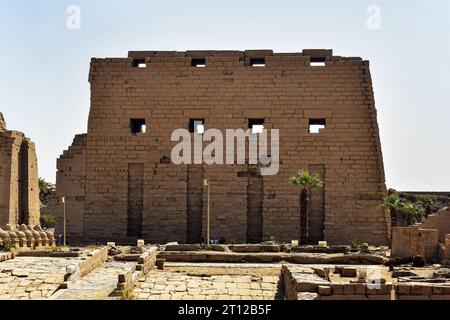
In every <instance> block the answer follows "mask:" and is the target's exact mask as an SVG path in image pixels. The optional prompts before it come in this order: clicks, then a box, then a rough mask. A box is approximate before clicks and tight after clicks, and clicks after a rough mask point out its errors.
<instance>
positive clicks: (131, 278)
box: [116, 247, 158, 294]
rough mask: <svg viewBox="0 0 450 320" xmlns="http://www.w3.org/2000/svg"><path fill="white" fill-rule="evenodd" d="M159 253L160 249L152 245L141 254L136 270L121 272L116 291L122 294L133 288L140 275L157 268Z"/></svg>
mask: <svg viewBox="0 0 450 320" xmlns="http://www.w3.org/2000/svg"><path fill="white" fill-rule="evenodd" d="M157 254H158V249H157V248H156V247H151V248H150V249H149V250H147V251H145V252H143V253H142V254H141V255H140V256H139V258H138V262H137V264H136V267H135V270H134V271H129V272H127V273H123V274H119V276H118V282H117V290H116V293H117V294H121V293H122V292H124V291H128V290H131V289H132V288H133V287H134V286H135V285H136V283H137V282H138V280H139V278H140V277H142V276H144V275H146V274H147V273H149V272H150V271H151V270H153V269H154V268H155V264H156V256H157Z"/></svg>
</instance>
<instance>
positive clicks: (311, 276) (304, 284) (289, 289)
mask: <svg viewBox="0 0 450 320" xmlns="http://www.w3.org/2000/svg"><path fill="white" fill-rule="evenodd" d="M281 274H282V277H283V282H284V294H285V297H286V299H287V300H298V299H299V297H298V296H299V294H302V293H310V295H309V297H308V300H315V299H317V297H318V294H317V293H318V288H319V286H322V285H328V284H329V283H330V282H329V281H327V280H325V279H323V278H322V277H320V276H319V275H318V274H317V273H316V271H314V269H312V268H305V267H300V266H291V265H290V266H287V265H283V267H282V269H281Z"/></svg>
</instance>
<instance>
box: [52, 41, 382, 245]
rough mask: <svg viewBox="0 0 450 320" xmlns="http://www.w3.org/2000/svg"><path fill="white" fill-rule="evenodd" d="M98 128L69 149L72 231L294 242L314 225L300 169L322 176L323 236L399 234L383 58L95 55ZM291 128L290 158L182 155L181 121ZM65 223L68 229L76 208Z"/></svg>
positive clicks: (105, 237)
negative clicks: (378, 79)
mask: <svg viewBox="0 0 450 320" xmlns="http://www.w3.org/2000/svg"><path fill="white" fill-rule="evenodd" d="M89 82H90V85H91V107H90V114H89V121H88V132H87V134H83V135H77V136H76V137H75V139H74V141H73V144H72V145H71V146H70V147H69V149H68V150H66V151H64V154H63V155H62V156H61V157H60V158H59V159H58V163H57V167H58V172H57V182H56V185H57V187H56V188H57V194H58V196H59V197H62V196H63V197H65V205H66V213H67V230H68V231H67V232H68V234H67V235H68V240H69V242H70V241H72V243H73V242H85V243H92V242H97V241H117V242H119V243H120V242H123V243H131V242H134V241H136V239H145V240H146V241H151V242H167V241H179V242H189V243H198V242H200V240H201V238H202V237H203V238H204V237H205V236H206V228H207V226H206V221H207V187H205V186H204V183H203V180H204V179H208V181H209V186H210V197H211V235H212V236H213V237H224V238H225V239H226V241H227V242H233V241H235V242H260V241H264V240H270V239H276V240H278V241H290V240H291V239H298V238H299V235H300V228H301V225H300V213H299V212H300V209H299V207H300V203H299V194H300V190H299V189H297V188H295V187H293V186H292V185H290V184H289V183H288V180H289V178H290V177H291V176H293V175H295V174H296V173H297V171H298V170H300V169H306V170H309V171H310V172H312V173H315V174H318V175H320V177H321V178H322V180H324V181H325V187H324V188H321V189H318V190H315V191H313V192H312V194H311V196H310V213H309V214H310V219H309V235H310V241H311V242H313V243H316V242H317V241H319V240H326V241H328V242H329V243H332V244H343V243H347V244H348V243H349V242H351V241H362V242H368V243H371V244H376V245H380V244H387V243H388V242H389V240H388V239H389V234H390V219H389V216H388V213H387V212H386V211H385V210H384V209H382V207H381V200H382V197H383V196H384V195H385V194H386V186H385V177H384V169H383V159H382V153H381V146H380V140H379V133H378V124H377V114H376V109H375V102H374V95H373V89H372V80H371V74H370V70H369V62H368V61H366V60H363V59H361V58H357V57H340V56H335V55H333V53H332V50H323V49H314V50H303V51H302V52H299V53H274V52H273V51H272V50H247V51H186V52H166V51H132V52H129V54H128V57H127V58H102V59H99V58H93V59H92V61H91V66H90V75H89ZM196 125H202V126H204V127H205V128H217V129H219V130H225V129H228V128H233V129H235V128H242V129H244V130H247V129H249V128H252V126H255V125H258V126H264V128H267V129H272V128H275V129H279V132H280V155H279V156H280V159H279V160H280V161H279V164H280V168H279V172H278V174H276V175H273V176H261V175H260V170H259V169H260V168H259V165H253V164H248V162H247V163H246V164H235V165H226V164H223V165H218V164H215V165H206V164H199V165H196V164H192V165H175V164H173V163H172V162H171V158H170V156H171V149H172V148H173V146H174V145H175V144H176V143H175V142H172V141H171V139H170V138H171V133H172V132H173V131H174V130H175V129H178V128H186V129H189V130H190V131H191V132H192V134H195V133H194V131H195V126H196ZM55 212H56V214H57V216H58V223H57V230H58V231H57V232H58V233H61V232H62V205H61V204H60V205H59V206H58V207H57V208H56V209H55Z"/></svg>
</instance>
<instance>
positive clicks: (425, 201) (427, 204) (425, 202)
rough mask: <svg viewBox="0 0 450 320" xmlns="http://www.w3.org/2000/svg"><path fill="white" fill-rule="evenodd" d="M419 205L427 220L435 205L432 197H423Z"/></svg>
mask: <svg viewBox="0 0 450 320" xmlns="http://www.w3.org/2000/svg"><path fill="white" fill-rule="evenodd" d="M420 203H421V204H422V206H423V207H424V208H425V218H428V216H429V215H430V214H431V213H432V209H433V207H434V206H435V205H436V200H435V198H434V197H433V196H428V195H427V196H423V197H422V198H421V199H420Z"/></svg>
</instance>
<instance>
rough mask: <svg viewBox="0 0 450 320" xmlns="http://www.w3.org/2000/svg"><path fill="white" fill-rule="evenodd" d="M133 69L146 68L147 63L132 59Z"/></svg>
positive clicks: (142, 60)
mask: <svg viewBox="0 0 450 320" xmlns="http://www.w3.org/2000/svg"><path fill="white" fill-rule="evenodd" d="M133 67H134V68H147V62H146V61H145V59H134V60H133Z"/></svg>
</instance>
